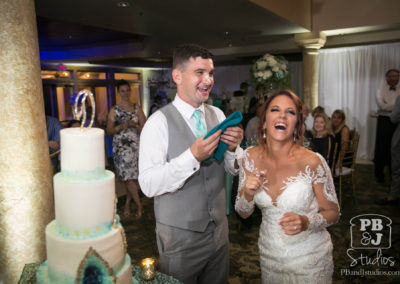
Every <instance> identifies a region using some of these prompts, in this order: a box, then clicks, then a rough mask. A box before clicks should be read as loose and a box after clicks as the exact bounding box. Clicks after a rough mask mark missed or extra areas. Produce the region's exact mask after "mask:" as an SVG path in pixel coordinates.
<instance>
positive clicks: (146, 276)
mask: <svg viewBox="0 0 400 284" xmlns="http://www.w3.org/2000/svg"><path fill="white" fill-rule="evenodd" d="M154 262H155V260H154V258H144V259H142V262H141V265H140V268H141V270H142V279H143V280H153V279H154V277H155V276H156V270H155V268H154Z"/></svg>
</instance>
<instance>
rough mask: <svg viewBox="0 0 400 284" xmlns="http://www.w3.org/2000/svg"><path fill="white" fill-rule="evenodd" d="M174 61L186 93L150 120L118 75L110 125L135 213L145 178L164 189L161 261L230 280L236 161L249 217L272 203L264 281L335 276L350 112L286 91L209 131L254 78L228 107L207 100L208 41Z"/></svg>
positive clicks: (188, 273)
mask: <svg viewBox="0 0 400 284" xmlns="http://www.w3.org/2000/svg"><path fill="white" fill-rule="evenodd" d="M172 69H173V71H172V78H173V80H174V82H175V83H176V86H177V95H176V97H175V98H174V100H173V101H172V102H171V103H170V104H168V105H166V106H163V107H161V105H160V100H159V99H156V100H155V102H154V104H153V105H152V107H151V110H150V112H151V116H149V117H148V119H147V121H146V117H145V115H144V113H143V111H142V110H141V108H140V107H139V106H138V105H137V104H133V103H131V102H130V100H129V95H130V85H129V83H128V82H126V81H124V80H122V81H119V82H118V85H117V90H118V95H119V96H120V100H119V103H118V104H117V105H115V106H114V107H113V108H112V109H111V110H110V112H109V115H108V120H107V126H106V132H107V134H109V135H112V136H113V146H112V147H113V159H114V166H115V170H116V175H117V177H118V178H119V179H120V180H121V181H123V182H124V183H125V185H126V189H127V198H126V203H125V206H124V213H125V215H126V216H129V214H130V210H131V202H132V200H133V201H134V203H135V204H136V208H137V211H136V217H137V218H140V217H141V216H142V214H143V209H142V205H141V202H140V196H139V189H141V190H142V192H143V193H144V194H145V195H146V196H148V197H154V210H155V219H156V228H155V231H156V237H157V246H158V250H159V257H160V258H159V262H160V268H161V271H162V272H164V273H166V274H168V275H172V276H174V277H175V278H177V279H179V280H181V281H183V282H184V283H227V282H228V274H229V240H228V221H227V218H226V213H225V212H226V211H225V204H226V202H225V189H224V172H225V171H226V172H228V173H230V174H232V175H239V178H238V186H237V187H238V191H237V195H236V202H235V209H236V211H237V212H238V214H240V216H242V217H243V218H247V217H249V216H250V215H251V214H252V213H253V212H254V210H255V207H258V208H259V209H260V210H261V211H262V212H263V214H262V224H261V226H260V240H259V252H260V265H261V271H262V279H263V282H271V283H277V282H285V281H286V282H287V281H290V282H293V283H298V282H307V283H330V282H331V280H332V274H333V258H332V250H333V246H332V242H331V239H330V236H329V233H328V231H327V230H326V229H325V228H326V227H327V226H330V225H332V224H334V223H336V222H337V221H338V218H339V215H340V213H339V211H340V209H339V205H338V201H337V197H336V192H335V187H334V184H333V179H332V175H331V169H330V168H331V167H335V168H336V167H338V166H339V164H340V157H341V156H342V155H343V153H344V152H345V151H346V149H347V147H348V145H349V141H350V130H349V127H348V126H347V125H346V116H345V113H344V111H343V110H335V111H334V112H333V113H332V114H331V116H330V117H329V115H328V114H327V113H326V112H325V110H324V108H323V107H321V106H318V107H316V108H314V109H313V110H312V111H311V113H310V110H309V109H308V107H307V106H305V105H304V104H303V103H302V102H301V101H300V99H299V98H298V97H297V96H296V95H295V94H294V93H293V92H291V91H290V90H281V91H278V92H276V93H275V94H273V95H271V96H269V97H265V96H256V97H255V98H253V99H251V100H250V101H249V105H248V109H247V111H246V112H245V113H244V115H243V117H244V119H243V121H242V122H241V124H240V125H235V126H231V127H228V128H226V130H224V131H222V130H221V129H219V130H216V131H215V132H214V133H212V134H210V135H209V136H207V138H205V135H206V133H207V132H208V131H210V130H211V129H213V128H214V127H215V126H216V125H218V124H219V123H221V122H222V121H224V119H225V118H226V116H227V115H229V113H230V112H232V111H234V110H235V109H234V108H235V107H236V106H241V107H242V104H241V102H243V99H242V97H243V96H244V94H245V93H246V90H247V87H248V85H246V84H241V85H240V89H241V90H240V92H239V91H238V92H236V93H235V94H236V95H235V96H233V98H234V100H233V101H234V103H233V104H232V105H233V106H234V107H229V108H228V110H227V111H226V113H224V111H223V110H221V109H220V108H218V107H216V106H213V105H209V104H207V103H206V102H207V101H208V99H209V95H210V92H211V89H212V87H213V84H214V65H213V55H212V54H211V53H210V51H208V50H207V49H204V48H202V47H200V46H197V45H182V46H180V47H178V48H176V49H175V51H174V55H173V68H172ZM259 89H260V93H261V92H263V90H262V89H261V87H260V88H259ZM264 100H265V101H264ZM397 103H398V104H399V105H400V100H398V102H397ZM242 111H243V110H242ZM243 112H244V111H243ZM398 112H399V113H400V110H399V111H398ZM304 142H306V143H304ZM221 143H222V144H224V145H225V146H226V148H225V149H227V150H226V152H225V153H224V155H223V160H216V159H211V158H210V157H211V155H212V154H213V153H214V152H215V151H218V150H220V148H219V147H221ZM49 145H50V144H49ZM304 145H306V147H304ZM335 145H336V146H335ZM335 148H336V153H337V157H333V155H334V151H333V149H335ZM334 158H336V159H334ZM333 160H336V161H338V162H337V163H335V164H332V161H333Z"/></svg>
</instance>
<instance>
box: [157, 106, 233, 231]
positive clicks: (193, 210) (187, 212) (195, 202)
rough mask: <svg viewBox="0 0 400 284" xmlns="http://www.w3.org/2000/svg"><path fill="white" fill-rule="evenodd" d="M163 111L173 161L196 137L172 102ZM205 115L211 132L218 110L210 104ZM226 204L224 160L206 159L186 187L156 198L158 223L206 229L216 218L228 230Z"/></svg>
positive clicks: (184, 227) (169, 154) (186, 183)
mask: <svg viewBox="0 0 400 284" xmlns="http://www.w3.org/2000/svg"><path fill="white" fill-rule="evenodd" d="M161 111H162V113H163V114H164V115H165V117H166V119H167V124H168V137H169V138H168V153H167V162H169V161H170V160H172V159H173V158H175V157H177V156H179V155H180V154H182V153H183V152H184V151H186V150H187V149H188V148H189V147H190V146H191V145H192V144H193V142H194V141H195V139H196V137H195V136H194V134H193V132H192V130H191V129H190V128H189V126H188V125H187V123H186V121H185V119H184V118H183V117H182V115H181V114H180V113H179V111H178V110H177V109H176V108H175V106H174V105H173V104H172V103H170V104H168V105H167V106H165V107H163V108H162V109H161ZM205 118H206V124H207V131H210V130H211V129H212V128H213V127H214V126H216V125H217V124H218V118H217V116H216V114H215V112H214V110H213V109H212V108H211V107H210V106H207V105H205ZM171 174H172V175H173V174H174V173H171ZM225 206H226V205H225V189H224V161H223V159H222V160H221V161H216V160H213V161H212V162H209V163H206V162H202V163H201V166H200V169H199V170H198V171H196V172H195V173H194V174H193V176H191V177H190V178H188V179H187V180H186V181H185V184H184V185H183V187H182V188H180V189H178V190H177V191H175V192H173V193H166V194H163V195H160V196H157V197H155V199H154V212H155V216H156V220H157V222H159V223H161V224H165V225H168V226H173V227H178V228H181V229H186V230H191V231H197V232H204V231H205V230H206V227H207V225H208V224H209V223H210V221H214V222H215V225H216V226H217V227H218V226H220V225H223V227H226V231H227V219H226V215H225ZM223 231H225V228H224V229H223Z"/></svg>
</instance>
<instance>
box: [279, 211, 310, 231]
mask: <svg viewBox="0 0 400 284" xmlns="http://www.w3.org/2000/svg"><path fill="white" fill-rule="evenodd" d="M308 223H309V222H308V218H307V217H306V216H303V215H299V214H296V213H293V212H288V213H285V214H283V216H282V217H281V219H280V220H279V224H280V225H281V227H282V230H283V231H284V232H285V234H286V235H296V234H298V233H300V232H302V231H305V230H307V228H308Z"/></svg>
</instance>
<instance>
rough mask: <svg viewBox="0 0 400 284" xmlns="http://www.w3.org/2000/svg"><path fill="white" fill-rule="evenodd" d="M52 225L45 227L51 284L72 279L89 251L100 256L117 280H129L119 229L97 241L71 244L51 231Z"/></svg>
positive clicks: (127, 258) (121, 234) (124, 249)
mask: <svg viewBox="0 0 400 284" xmlns="http://www.w3.org/2000/svg"><path fill="white" fill-rule="evenodd" d="M53 222H54V221H52V222H51V223H50V224H49V225H47V227H46V252H47V262H46V263H47V266H48V276H49V278H50V279H51V280H52V281H55V280H57V279H60V278H65V277H68V278H69V277H71V278H72V279H75V278H76V277H77V273H78V268H79V266H80V265H81V263H82V261H83V262H85V256H86V253H87V252H88V251H89V249H90V248H92V249H93V250H95V251H96V253H98V255H100V256H101V258H102V259H103V260H104V261H105V262H106V263H107V266H108V267H109V268H111V269H112V270H113V271H114V273H115V274H116V275H117V276H121V278H122V279H127V278H129V279H130V277H128V276H127V275H130V274H129V273H128V272H126V270H127V269H128V268H127V267H129V270H130V265H131V263H130V258H129V256H128V255H127V254H126V240H125V235H124V232H123V228H122V227H120V226H115V227H113V228H112V230H111V231H110V232H109V233H107V234H105V235H103V236H100V237H97V238H92V239H88V240H71V239H67V238H64V237H61V236H59V235H58V234H55V233H54V232H53V231H52V230H50V229H49V228H50V226H51V224H52V223H53ZM125 273H127V275H126V274H125ZM124 282H125V281H124ZM128 283H130V282H128Z"/></svg>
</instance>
